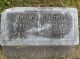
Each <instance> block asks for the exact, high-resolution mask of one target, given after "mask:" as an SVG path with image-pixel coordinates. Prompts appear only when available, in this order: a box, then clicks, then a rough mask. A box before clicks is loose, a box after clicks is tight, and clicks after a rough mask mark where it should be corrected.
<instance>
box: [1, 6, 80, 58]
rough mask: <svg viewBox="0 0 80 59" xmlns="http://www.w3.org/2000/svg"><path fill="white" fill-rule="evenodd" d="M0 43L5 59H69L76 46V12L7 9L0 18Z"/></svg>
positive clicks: (35, 8)
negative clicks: (60, 58)
mask: <svg viewBox="0 0 80 59" xmlns="http://www.w3.org/2000/svg"><path fill="white" fill-rule="evenodd" d="M0 43H1V45H2V46H3V51H4V53H5V55H6V56H7V57H8V59H15V58H17V59H18V58H19V59H49V58H51V57H53V56H70V55H71V54H72V53H73V51H74V49H75V48H74V47H75V46H74V45H77V44H78V43H79V34H78V15H77V9H76V8H52V7H48V8H46V7H42V8H41V7H16V8H10V9H7V10H5V11H4V12H3V13H2V17H1V40H0ZM16 46H22V47H16ZM24 46H25V47H24Z"/></svg>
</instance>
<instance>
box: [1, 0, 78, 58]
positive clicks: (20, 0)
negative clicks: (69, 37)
mask: <svg viewBox="0 0 80 59" xmlns="http://www.w3.org/2000/svg"><path fill="white" fill-rule="evenodd" d="M16 6H18V7H21V6H23V7H33V6H35V7H37V6H38V7H61V6H62V7H76V8H78V14H79V17H80V0H0V13H1V12H2V11H3V10H4V9H6V8H10V7H16ZM79 27H80V19H79ZM75 48H76V49H75V50H74V53H73V54H72V55H71V56H69V57H66V58H64V56H55V57H51V58H48V59H80V45H78V46H76V47H75ZM0 59H6V57H5V55H4V54H3V52H2V47H0ZM14 59H19V58H14Z"/></svg>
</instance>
